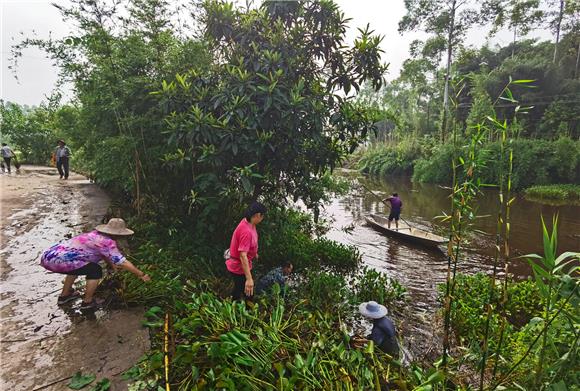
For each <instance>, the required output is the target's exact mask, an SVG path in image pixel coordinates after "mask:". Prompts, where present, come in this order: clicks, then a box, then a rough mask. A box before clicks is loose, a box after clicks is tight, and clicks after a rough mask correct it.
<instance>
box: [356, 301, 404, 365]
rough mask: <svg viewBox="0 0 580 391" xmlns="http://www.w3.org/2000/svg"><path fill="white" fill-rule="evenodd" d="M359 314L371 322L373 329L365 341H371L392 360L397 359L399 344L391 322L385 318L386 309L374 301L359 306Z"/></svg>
mask: <svg viewBox="0 0 580 391" xmlns="http://www.w3.org/2000/svg"><path fill="white" fill-rule="evenodd" d="M359 312H360V313H361V314H362V315H363V316H364V317H366V318H368V319H370V320H372V322H373V329H372V331H371V334H370V335H369V336H368V337H367V339H369V340H371V341H373V342H374V343H375V345H377V346H378V347H379V349H381V350H382V351H383V352H385V353H387V354H388V355H390V356H391V357H393V358H394V359H397V358H398V357H399V343H398V342H397V332H396V330H395V325H394V324H393V321H391V320H390V319H389V318H387V316H386V315H387V307H385V306H384V305H381V304H378V303H377V302H375V301H369V302H367V303H362V304H361V305H359Z"/></svg>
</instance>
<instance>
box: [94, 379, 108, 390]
mask: <svg viewBox="0 0 580 391" xmlns="http://www.w3.org/2000/svg"><path fill="white" fill-rule="evenodd" d="M109 388H111V381H110V380H109V379H107V378H104V379H103V380H101V381H100V382H98V383H97V384H95V385H94V387H93V388H91V391H109Z"/></svg>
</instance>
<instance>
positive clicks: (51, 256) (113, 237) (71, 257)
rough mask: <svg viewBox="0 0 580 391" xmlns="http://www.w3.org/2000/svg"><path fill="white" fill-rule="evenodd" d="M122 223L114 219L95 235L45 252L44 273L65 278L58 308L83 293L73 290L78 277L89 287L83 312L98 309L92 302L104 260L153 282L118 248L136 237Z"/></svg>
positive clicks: (74, 240) (94, 233)
mask: <svg viewBox="0 0 580 391" xmlns="http://www.w3.org/2000/svg"><path fill="white" fill-rule="evenodd" d="M133 233H134V232H133V231H132V230H130V229H128V228H127V225H126V224H125V221H124V220H123V219H117V218H113V219H111V220H109V222H108V223H107V224H101V225H98V226H97V227H96V228H95V229H94V230H93V231H91V232H87V233H84V234H81V235H78V236H75V237H73V238H71V239H69V240H67V241H65V242H62V243H58V244H55V245H54V246H52V247H51V248H49V249H48V250H46V251H44V253H43V254H42V256H41V258H40V265H41V266H42V267H44V268H45V269H47V270H49V271H51V272H55V273H61V274H66V275H67V276H66V278H65V279H64V286H63V288H62V292H61V294H60V296H59V297H58V301H57V303H58V305H62V304H66V303H68V302H71V301H73V300H75V299H77V298H78V297H80V293H79V292H77V291H75V290H74V289H73V288H72V285H73V283H74V282H75V279H76V278H77V276H86V279H87V284H86V288H85V296H84V299H83V303H82V305H81V310H89V309H94V308H96V306H97V304H96V302H95V300H94V298H93V295H94V293H95V290H96V289H97V285H98V284H99V280H100V279H101V278H102V277H103V270H102V268H101V266H100V265H99V261H101V260H105V261H106V262H107V263H109V264H110V265H112V266H113V267H114V268H121V269H124V270H127V271H129V272H131V273H133V274H135V275H136V276H137V277H138V278H140V279H141V280H143V281H145V282H148V281H150V280H151V279H150V278H149V276H148V275H147V274H145V273H143V272H142V271H141V270H139V269H137V268H136V267H135V265H133V264H132V263H131V262H130V261H129V260H127V259H126V258H125V257H124V256H123V254H121V252H120V251H119V249H118V247H117V242H116V241H117V240H119V239H123V238H125V237H128V236H130V235H133Z"/></svg>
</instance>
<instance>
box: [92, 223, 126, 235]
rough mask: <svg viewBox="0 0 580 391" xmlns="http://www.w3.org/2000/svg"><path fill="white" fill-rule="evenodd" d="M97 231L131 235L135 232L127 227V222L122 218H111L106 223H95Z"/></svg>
mask: <svg viewBox="0 0 580 391" xmlns="http://www.w3.org/2000/svg"><path fill="white" fill-rule="evenodd" d="M95 229H96V230H97V231H99V232H102V233H104V234H109V235H122V236H128V235H133V234H134V233H135V232H133V231H132V230H130V229H129V228H127V224H126V223H125V220H123V219H111V220H109V222H108V223H107V224H101V225H97V227H96V228H95Z"/></svg>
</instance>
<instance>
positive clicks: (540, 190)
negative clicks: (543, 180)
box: [524, 184, 580, 205]
mask: <svg viewBox="0 0 580 391" xmlns="http://www.w3.org/2000/svg"><path fill="white" fill-rule="evenodd" d="M524 194H525V197H526V199H528V200H530V201H536V202H550V203H556V204H560V205H563V204H572V205H580V185H573V184H568V185H544V186H532V187H530V188H527V189H526V190H525V191H524Z"/></svg>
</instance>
